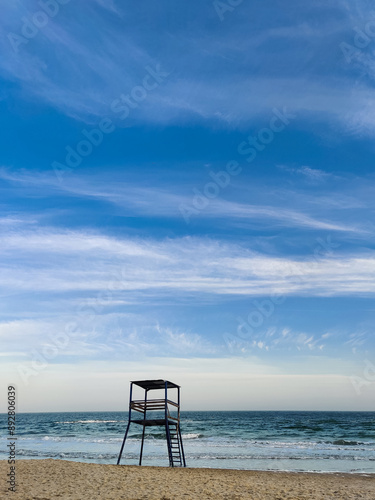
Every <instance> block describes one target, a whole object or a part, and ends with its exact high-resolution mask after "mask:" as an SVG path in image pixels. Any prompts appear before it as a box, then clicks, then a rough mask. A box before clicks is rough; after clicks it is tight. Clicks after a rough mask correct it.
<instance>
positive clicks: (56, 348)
mask: <svg viewBox="0 0 375 500" xmlns="http://www.w3.org/2000/svg"><path fill="white" fill-rule="evenodd" d="M76 329H77V325H76V324H75V323H68V324H67V325H66V326H65V331H63V332H61V333H56V334H54V335H50V337H49V341H50V342H49V343H45V344H43V346H41V347H40V348H39V349H33V350H32V351H31V352H30V357H31V361H30V362H29V363H21V364H19V365H18V366H17V371H18V374H19V376H20V378H21V380H22V382H23V383H24V384H25V385H26V386H27V385H29V379H30V377H35V376H36V375H38V374H39V373H40V372H41V371H43V370H45V369H46V368H47V366H48V365H49V364H50V363H51V361H52V360H54V359H55V358H57V356H59V354H61V352H63V351H64V350H65V349H66V348H67V347H68V345H69V342H70V335H71V334H72V333H74V332H75V331H76Z"/></svg>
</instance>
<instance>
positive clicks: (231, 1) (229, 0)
mask: <svg viewBox="0 0 375 500" xmlns="http://www.w3.org/2000/svg"><path fill="white" fill-rule="evenodd" d="M243 1H244V0H226V1H224V2H222V1H221V0H214V1H213V2H212V5H213V8H214V9H215V12H216V14H217V15H218V17H219V19H220V21H224V19H225V16H226V14H227V13H229V12H233V11H234V10H235V8H236V7H238V6H239V5H241V3H243Z"/></svg>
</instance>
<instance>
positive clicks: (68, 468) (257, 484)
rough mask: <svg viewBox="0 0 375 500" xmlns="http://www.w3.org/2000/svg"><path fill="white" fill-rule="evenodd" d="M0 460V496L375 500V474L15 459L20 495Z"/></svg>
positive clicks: (109, 499)
mask: <svg viewBox="0 0 375 500" xmlns="http://www.w3.org/2000/svg"><path fill="white" fill-rule="evenodd" d="M8 469H9V465H8V463H7V461H6V460H2V461H0V477H1V478H2V479H1V488H0V496H1V497H2V498H3V497H4V496H5V498H13V499H17V500H20V499H30V498H33V499H35V500H42V499H46V498H51V499H53V498H60V499H65V498H66V499H72V500H73V499H77V500H78V499H82V500H86V499H87V500H89V499H90V500H91V499H94V498H98V499H99V498H105V499H106V500H117V499H122V500H172V498H173V499H191V500H198V499H199V500H201V499H202V500H208V499H212V500H213V499H218V500H220V499H223V500H224V499H225V500H245V499H252V500H263V499H264V500H272V499H275V500H276V499H277V500H304V499H306V500H308V499H309V500H310V499H311V500H323V499H325V500H327V499H328V498H330V499H331V498H332V499H333V498H334V499H335V500H336V499H340V500H351V499H359V498H360V499H362V500H367V499H368V500H370V499H371V500H373V499H374V498H375V474H369V473H341V472H329V473H326V472H318V473H317V472H284V471H254V470H236V469H209V468H190V467H187V468H170V467H157V466H142V467H139V466H137V465H114V464H113V465H112V464H93V463H84V462H74V461H70V460H60V459H30V460H17V461H16V485H17V486H16V492H9V491H7V486H6V474H7V473H8V472H9V471H8Z"/></svg>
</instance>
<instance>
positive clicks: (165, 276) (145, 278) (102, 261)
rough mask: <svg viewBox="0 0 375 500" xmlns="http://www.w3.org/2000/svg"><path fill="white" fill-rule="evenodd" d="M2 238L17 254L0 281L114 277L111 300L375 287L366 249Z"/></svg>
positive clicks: (8, 251)
mask: <svg viewBox="0 0 375 500" xmlns="http://www.w3.org/2000/svg"><path fill="white" fill-rule="evenodd" d="M0 242H1V250H0V252H1V254H2V255H3V256H4V257H7V256H8V257H9V256H11V257H12V258H13V259H14V256H15V255H17V257H18V258H17V264H15V263H13V264H10V265H8V266H6V267H4V266H3V267H2V268H1V273H2V286H3V287H4V289H7V290H14V291H22V290H24V291H26V290H29V291H31V290H34V291H37V290H38V291H49V292H56V291H59V292H60V293H62V292H73V291H91V292H94V291H100V290H106V289H108V288H109V287H110V285H111V283H114V282H115V281H116V280H117V281H116V287H117V292H113V294H112V295H113V297H114V298H115V300H118V299H119V298H121V297H119V295H120V293H129V292H135V291H137V292H141V291H146V290H147V291H148V293H151V295H155V296H156V295H158V294H160V293H162V294H169V293H173V294H176V293H179V294H185V293H189V292H195V293H200V294H213V295H223V296H228V295H229V296H230V295H245V296H247V295H249V296H251V295H259V294H271V293H273V292H277V293H281V294H286V295H302V296H311V295H313V296H341V295H347V294H352V295H358V294H359V295H372V294H373V293H374V292H375V285H374V283H375V279H374V277H375V258H374V256H373V255H372V253H370V252H368V253H365V254H363V255H360V254H356V255H355V256H351V255H340V254H339V253H337V250H336V251H335V250H333V252H332V250H331V253H332V255H327V256H325V255H324V252H325V250H324V249H323V248H320V252H318V253H317V255H310V256H307V257H306V258H303V259H301V258H300V259H293V258H290V257H289V258H281V257H279V258H275V257H272V256H267V255H262V254H259V253H255V252H252V251H249V250H247V249H246V248H243V247H241V246H240V245H233V244H227V243H222V242H219V241H215V240H210V239H206V238H205V239H200V238H177V239H169V240H162V241H158V240H150V239H147V240H142V239H140V238H138V239H129V238H127V239H121V238H114V237H107V236H103V235H95V234H90V233H82V232H76V231H64V232H63V233H59V232H57V231H45V230H44V231H42V232H40V233H39V234H38V233H37V232H33V233H30V232H24V233H22V234H16V235H14V234H8V235H5V234H3V235H2V236H1V238H0ZM83 254H84V255H85V259H86V260H85V261H84V262H82V255H83ZM320 256H321V257H320ZM30 262H33V263H34V265H33V266H32V268H31V269H30V265H29V263H30ZM26 269H27V271H26ZM111 293H112V292H111Z"/></svg>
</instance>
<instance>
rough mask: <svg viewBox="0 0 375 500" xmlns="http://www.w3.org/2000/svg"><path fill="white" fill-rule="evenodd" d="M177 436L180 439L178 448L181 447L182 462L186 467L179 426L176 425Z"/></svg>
mask: <svg viewBox="0 0 375 500" xmlns="http://www.w3.org/2000/svg"><path fill="white" fill-rule="evenodd" d="M178 435H179V437H180V446H181V454H182V461H183V462H184V467H186V462H185V452H184V445H183V444H182V436H181V429H180V425H178Z"/></svg>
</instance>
